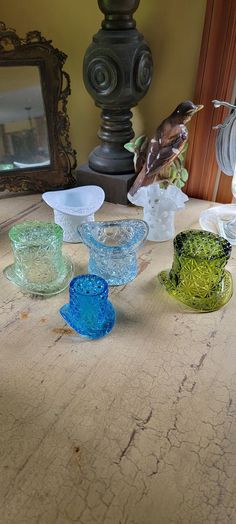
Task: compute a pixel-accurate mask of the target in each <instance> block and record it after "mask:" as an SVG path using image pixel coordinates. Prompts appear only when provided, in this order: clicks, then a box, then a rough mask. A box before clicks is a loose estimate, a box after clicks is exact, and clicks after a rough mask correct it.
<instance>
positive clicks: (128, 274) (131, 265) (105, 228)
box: [79, 220, 148, 286]
mask: <svg viewBox="0 0 236 524" xmlns="http://www.w3.org/2000/svg"><path fill="white" fill-rule="evenodd" d="M79 232H80V235H81V238H82V240H83V242H84V243H85V244H86V245H87V246H88V247H89V250H90V256H89V264H88V270H89V272H90V273H93V274H95V275H99V276H100V277H102V278H104V279H105V280H106V281H107V282H108V283H109V284H110V285H113V286H120V285H123V284H127V283H128V282H130V281H131V280H133V279H134V278H135V277H136V275H137V270H138V263H137V250H138V248H139V247H140V245H141V244H142V243H143V242H144V240H145V239H146V237H147V234H148V226H147V224H146V222H144V221H143V220H114V221H111V222H93V223H90V224H82V226H81V227H80V229H79Z"/></svg>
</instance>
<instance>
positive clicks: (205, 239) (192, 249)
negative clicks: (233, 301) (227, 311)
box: [158, 229, 233, 312]
mask: <svg viewBox="0 0 236 524" xmlns="http://www.w3.org/2000/svg"><path fill="white" fill-rule="evenodd" d="M231 250H232V246H231V244H230V243H229V242H228V241H227V240H225V239H224V238H223V237H220V236H218V235H215V234H213V233H210V232H208V231H201V230H197V229H196V230H189V231H182V232H181V233H179V234H178V235H177V236H176V237H175V239H174V260H173V264H172V268H171V269H170V270H166V271H161V273H159V275H158V277H159V280H160V282H161V283H162V284H163V285H164V286H165V288H166V290H167V291H168V293H169V294H170V295H172V296H174V297H176V298H177V299H178V300H180V301H181V302H183V303H184V304H186V305H187V306H189V307H191V308H193V309H196V310H198V311H203V312H204V311H214V310H216V309H219V308H220V307H222V306H223V305H224V304H226V303H227V302H228V301H229V299H230V298H231V296H232V294H233V283H232V277H231V274H230V273H229V272H228V271H226V270H225V269H224V268H225V265H226V263H227V261H228V259H229V257H230V253H231Z"/></svg>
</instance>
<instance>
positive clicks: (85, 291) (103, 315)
mask: <svg viewBox="0 0 236 524" xmlns="http://www.w3.org/2000/svg"><path fill="white" fill-rule="evenodd" d="M60 313H61V315H62V317H63V318H64V319H65V320H66V322H67V323H68V324H69V325H70V326H71V327H72V328H73V329H74V330H75V331H77V333H79V334H80V335H83V336H86V337H89V338H100V337H103V336H104V335H107V334H108V333H109V332H110V331H111V329H112V328H113V326H114V323H115V311H114V308H113V306H112V304H111V302H109V300H108V284H107V282H106V281H105V280H104V279H103V278H101V277H98V276H97V275H79V276H77V277H75V278H73V280H72V281H71V283H70V302H69V304H65V305H64V306H62V308H61V309H60Z"/></svg>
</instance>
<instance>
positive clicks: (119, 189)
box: [74, 164, 137, 205]
mask: <svg viewBox="0 0 236 524" xmlns="http://www.w3.org/2000/svg"><path fill="white" fill-rule="evenodd" d="M74 176H75V178H76V182H77V185H78V186H87V185H96V186H100V187H102V189H103V190H104V192H105V200H106V201H107V202H113V203H114V204H124V205H127V204H128V203H129V202H128V199H127V193H128V191H129V189H130V187H131V186H132V184H133V183H134V180H135V178H136V176H137V175H136V174H135V173H134V172H133V173H128V174H125V175H111V174H105V173H99V172H98V171H94V170H93V169H91V168H90V167H89V166H88V164H83V165H82V166H79V167H77V168H76V170H75V172H74Z"/></svg>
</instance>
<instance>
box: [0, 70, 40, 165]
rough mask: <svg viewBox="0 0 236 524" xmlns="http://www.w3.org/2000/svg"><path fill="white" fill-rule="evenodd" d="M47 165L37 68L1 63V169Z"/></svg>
mask: <svg viewBox="0 0 236 524" xmlns="http://www.w3.org/2000/svg"><path fill="white" fill-rule="evenodd" d="M48 165H50V153H49V141H48V132H47V120H46V113H45V107H44V101H43V94H42V88H41V80H40V72H39V68H38V67H36V66H9V67H0V171H5V170H9V169H10V170H12V169H14V170H15V169H21V168H22V169H26V168H27V167H28V168H36V167H43V166H48Z"/></svg>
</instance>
